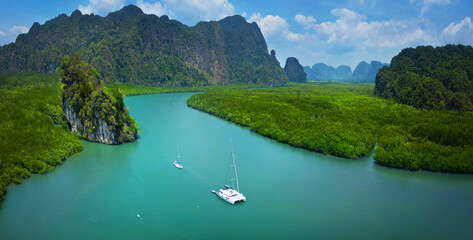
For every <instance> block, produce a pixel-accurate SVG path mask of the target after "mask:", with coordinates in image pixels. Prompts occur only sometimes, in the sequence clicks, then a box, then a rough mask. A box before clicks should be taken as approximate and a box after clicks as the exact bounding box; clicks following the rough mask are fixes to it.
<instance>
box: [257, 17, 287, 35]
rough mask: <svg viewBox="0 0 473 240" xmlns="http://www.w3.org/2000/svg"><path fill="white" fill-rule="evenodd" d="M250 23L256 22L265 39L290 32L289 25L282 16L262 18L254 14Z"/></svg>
mask: <svg viewBox="0 0 473 240" xmlns="http://www.w3.org/2000/svg"><path fill="white" fill-rule="evenodd" d="M249 22H256V23H257V24H258V26H259V28H260V29H261V32H262V33H263V35H264V36H265V37H272V36H274V35H276V34H279V35H280V34H284V33H285V32H287V31H289V24H288V23H287V21H286V20H285V19H284V18H282V17H280V16H273V15H266V16H264V17H261V14H260V13H253V15H252V16H251V17H250V19H249Z"/></svg>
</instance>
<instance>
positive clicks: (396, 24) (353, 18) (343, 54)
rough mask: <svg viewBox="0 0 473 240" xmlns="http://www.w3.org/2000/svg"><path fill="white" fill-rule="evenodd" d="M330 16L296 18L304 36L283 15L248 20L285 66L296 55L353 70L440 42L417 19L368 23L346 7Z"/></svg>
mask: <svg viewBox="0 0 473 240" xmlns="http://www.w3.org/2000/svg"><path fill="white" fill-rule="evenodd" d="M331 13H332V15H334V16H336V19H335V20H334V21H326V22H317V21H316V20H315V18H314V17H312V16H303V15H300V14H298V15H296V16H295V17H294V21H295V22H296V23H298V24H301V25H302V26H304V30H303V32H301V33H296V32H292V31H291V26H290V25H289V24H288V22H287V21H286V20H285V19H284V18H282V17H280V16H273V15H266V16H261V15H260V14H259V13H255V14H253V15H252V16H251V18H250V19H249V21H250V22H251V21H255V22H256V23H257V24H258V26H259V27H260V29H261V31H262V33H263V35H264V36H265V38H266V40H267V43H268V47H269V48H270V49H271V48H274V49H276V50H277V56H278V58H279V59H280V61H281V62H282V63H284V62H285V58H286V57H290V56H295V57H297V58H298V59H299V61H300V62H301V63H302V64H305V65H313V64H314V63H316V62H325V63H327V64H331V65H334V66H338V65H340V64H345V65H349V66H350V67H352V68H354V67H355V66H356V65H357V64H358V63H359V62H360V61H362V60H365V61H371V60H379V61H382V62H389V61H390V60H391V58H392V57H393V56H394V55H396V54H397V53H399V51H401V50H402V49H403V48H406V47H415V46H417V45H426V44H430V45H439V44H440V43H441V42H439V38H438V36H437V35H435V31H430V29H426V27H425V25H426V23H424V22H422V21H421V20H420V19H417V18H415V19H412V20H395V19H391V20H384V21H368V20H367V17H366V16H364V15H361V14H359V13H357V12H355V11H352V10H350V9H346V8H339V9H333V10H332V11H331ZM472 39H473V38H472Z"/></svg>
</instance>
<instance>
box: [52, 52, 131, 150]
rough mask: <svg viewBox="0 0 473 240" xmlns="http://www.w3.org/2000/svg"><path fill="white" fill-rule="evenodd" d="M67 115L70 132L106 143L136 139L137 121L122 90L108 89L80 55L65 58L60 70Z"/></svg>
mask: <svg viewBox="0 0 473 240" xmlns="http://www.w3.org/2000/svg"><path fill="white" fill-rule="evenodd" d="M57 72H58V75H59V80H60V82H61V99H62V108H63V110H64V114H65V116H66V119H67V121H68V123H69V126H70V129H71V132H73V133H78V134H79V135H80V136H81V137H82V138H84V139H86V140H89V141H94V142H100V143H105V144H119V143H123V142H130V141H134V140H135V139H136V138H137V134H138V127H137V126H136V121H135V120H134V119H133V118H132V117H131V116H130V115H129V114H128V109H127V108H126V106H125V104H124V103H123V96H124V95H123V93H122V92H121V91H120V90H119V89H110V90H109V89H107V88H106V87H105V86H104V85H103V84H102V83H101V81H100V78H99V76H100V75H99V73H98V72H97V71H96V70H95V69H93V68H92V67H91V66H90V65H89V64H87V63H85V62H84V61H83V60H82V59H81V58H80V57H78V56H75V57H70V56H66V57H64V59H63V61H62V62H61V64H60V66H59V67H58V69H57Z"/></svg>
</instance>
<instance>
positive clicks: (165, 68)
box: [0, 5, 287, 87]
mask: <svg viewBox="0 0 473 240" xmlns="http://www.w3.org/2000/svg"><path fill="white" fill-rule="evenodd" d="M76 53H77V54H79V55H80V56H81V57H83V58H84V59H85V60H86V62H88V63H90V64H91V65H92V66H94V67H95V68H96V69H97V70H98V71H99V72H100V73H101V74H102V78H103V80H104V81H105V82H128V83H135V84H142V85H148V86H165V87H179V86H204V85H222V84H229V83H232V84H236V83H253V84H268V85H269V84H270V83H273V84H274V85H280V84H281V83H284V82H287V77H286V75H285V74H284V71H283V70H282V69H281V67H280V66H279V63H278V62H277V60H276V59H275V58H274V57H272V56H270V55H269V54H268V49H267V46H266V42H265V40H264V37H263V35H262V33H261V31H260V29H259V27H258V26H257V25H256V23H248V22H247V21H246V20H245V19H244V18H243V17H241V16H232V17H227V18H225V19H222V20H220V21H211V22H200V23H198V24H197V25H196V26H194V27H188V26H186V25H184V24H181V23H180V22H178V21H176V20H170V19H169V18H168V17H166V16H162V17H157V16H156V15H153V14H144V13H143V12H142V11H141V9H139V8H138V7H136V6H133V5H130V6H126V7H124V8H123V9H121V10H119V11H117V12H113V13H110V14H109V15H107V16H106V17H101V16H98V15H93V14H91V15H82V14H81V13H80V11H78V10H76V11H74V12H73V13H72V14H71V15H70V16H67V15H65V14H61V15H59V16H58V17H56V18H54V19H51V20H49V21H46V23H45V24H43V25H40V24H39V23H34V24H33V26H32V27H31V28H30V30H29V32H28V33H26V34H20V35H19V36H18V38H17V40H16V42H15V43H12V44H9V45H6V46H3V47H0V71H22V72H47V73H52V72H54V70H55V69H56V67H58V66H59V64H60V62H61V57H62V56H64V55H72V54H76Z"/></svg>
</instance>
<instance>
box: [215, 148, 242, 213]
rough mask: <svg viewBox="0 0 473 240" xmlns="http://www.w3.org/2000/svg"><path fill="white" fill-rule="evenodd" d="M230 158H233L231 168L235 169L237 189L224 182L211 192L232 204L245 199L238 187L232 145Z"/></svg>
mask: <svg viewBox="0 0 473 240" xmlns="http://www.w3.org/2000/svg"><path fill="white" fill-rule="evenodd" d="M232 160H233V169H234V170H235V180H236V187H237V189H236V190H235V189H234V188H233V187H230V186H228V185H227V184H224V185H223V186H224V187H223V188H222V189H220V190H219V191H218V192H217V191H215V190H212V192H213V193H215V194H217V196H219V197H220V198H221V199H223V200H225V201H226V202H228V203H230V204H232V205H233V204H235V202H239V201H246V197H245V196H244V195H243V194H242V193H240V187H239V186H238V175H237V169H236V165H235V154H233V146H232Z"/></svg>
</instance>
